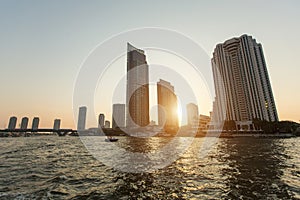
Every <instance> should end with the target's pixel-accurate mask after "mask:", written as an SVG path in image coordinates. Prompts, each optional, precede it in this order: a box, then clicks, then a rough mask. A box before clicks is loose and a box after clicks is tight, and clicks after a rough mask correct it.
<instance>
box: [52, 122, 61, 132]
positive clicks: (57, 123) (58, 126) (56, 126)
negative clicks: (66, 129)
mask: <svg viewBox="0 0 300 200" xmlns="http://www.w3.org/2000/svg"><path fill="white" fill-rule="evenodd" d="M53 129H54V130H59V129H60V119H55V120H54V125H53Z"/></svg>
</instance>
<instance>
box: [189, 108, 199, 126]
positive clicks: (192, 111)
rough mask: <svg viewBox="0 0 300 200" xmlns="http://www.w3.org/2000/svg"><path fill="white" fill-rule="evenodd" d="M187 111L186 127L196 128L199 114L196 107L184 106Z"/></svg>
mask: <svg viewBox="0 0 300 200" xmlns="http://www.w3.org/2000/svg"><path fill="white" fill-rule="evenodd" d="M186 111H187V125H188V126H189V127H191V128H198V125H199V112H198V106H197V105H196V104H194V103H189V104H187V105H186Z"/></svg>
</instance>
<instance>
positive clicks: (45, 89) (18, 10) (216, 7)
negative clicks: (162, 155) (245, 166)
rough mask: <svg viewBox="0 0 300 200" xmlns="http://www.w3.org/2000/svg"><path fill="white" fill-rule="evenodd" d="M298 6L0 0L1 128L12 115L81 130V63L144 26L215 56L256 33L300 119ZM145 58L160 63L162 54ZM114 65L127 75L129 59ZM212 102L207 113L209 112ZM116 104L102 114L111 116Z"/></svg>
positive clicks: (289, 108)
mask: <svg viewBox="0 0 300 200" xmlns="http://www.w3.org/2000/svg"><path fill="white" fill-rule="evenodd" d="M299 9H300V2H299V1H297V0H294V1H292V0H286V1H278V0H266V1H259V0H257V1H255V0H254V1H240V0H236V1H234V0H229V1H225V0H224V1H221V0H220V1H213V0H212V1H196V0H195V1H176V0H173V1H151V2H150V1H135V0H132V1H100V0H98V1H92V0H90V1H79V0H78V1H77V0H72V1H71V0H69V1H68V0H65V1H59V0H51V1H50V0H48V1H46V0H45V1H36V0H24V1H17V0H0V75H1V76H0V77H1V78H0V92H1V100H0V128H4V127H6V126H7V124H8V120H9V117H10V116H17V117H18V119H20V118H21V117H23V116H27V117H29V118H30V123H31V120H32V118H33V117H35V116H38V117H40V118H41V123H40V126H41V127H52V126H53V120H54V119H56V118H60V119H62V124H61V125H62V127H64V128H75V127H76V123H75V121H74V118H73V108H72V106H73V102H72V98H73V90H74V83H75V81H76V78H77V75H78V73H79V70H80V67H81V64H82V63H83V61H84V60H85V59H86V58H87V56H88V55H89V53H90V52H91V51H92V50H93V49H94V48H95V47H96V46H97V45H99V44H100V43H102V42H103V41H105V40H107V38H110V37H111V36H113V35H116V34H118V33H120V32H124V31H128V30H131V29H136V28H142V27H159V28H163V29H171V30H174V31H177V32H180V33H182V34H184V35H186V36H188V37H189V38H191V39H192V40H193V41H195V42H196V43H198V44H199V45H200V46H202V47H203V49H204V50H205V51H206V52H207V54H208V56H209V57H212V52H213V50H214V48H215V46H216V44H218V43H222V42H224V41H225V40H227V39H230V38H232V37H238V36H240V35H242V34H245V33H246V34H249V35H252V36H253V37H254V38H255V39H256V40H257V42H259V43H261V44H262V46H263V49H264V54H265V59H266V62H267V66H268V72H269V75H270V79H271V84H272V89H273V93H274V97H275V102H276V106H277V111H278V114H279V118H280V120H293V121H296V122H299V120H300V106H299V102H300V92H299V81H298V79H299V74H300V60H299V59H297V57H298V56H299V52H300V51H299V46H300V44H299V39H298V36H299V35H300V27H299V19H300V12H299ZM124 45H126V44H124ZM146 55H147V60H148V62H149V63H158V64H159V55H157V56H155V53H153V54H151V52H148V53H147V52H146ZM151 55H153V56H151ZM122 60H123V62H122ZM122 63H123V64H122ZM115 65H116V67H123V69H122V70H124V72H125V67H126V60H125V58H124V59H120V60H119V64H118V62H116V64H115ZM121 65H122V66H121ZM207 67H208V68H211V66H207ZM175 86H176V85H175ZM175 91H176V87H175ZM96 99H97V95H96ZM210 103H211V102H207V104H205V105H203V106H202V107H200V108H199V111H200V113H202V114H206V115H208V112H209V110H211V108H210V106H211V105H210ZM107 104H108V105H107ZM109 104H110V103H107V102H103V103H101V105H100V106H95V109H97V110H96V111H95V112H104V113H105V114H106V115H107V117H108V119H110V118H111V117H110V115H111V105H109ZM88 126H96V125H94V124H88Z"/></svg>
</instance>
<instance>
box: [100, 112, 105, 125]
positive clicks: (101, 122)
mask: <svg viewBox="0 0 300 200" xmlns="http://www.w3.org/2000/svg"><path fill="white" fill-rule="evenodd" d="M104 121H105V115H104V114H102V113H101V114H100V115H99V118H98V127H99V128H104Z"/></svg>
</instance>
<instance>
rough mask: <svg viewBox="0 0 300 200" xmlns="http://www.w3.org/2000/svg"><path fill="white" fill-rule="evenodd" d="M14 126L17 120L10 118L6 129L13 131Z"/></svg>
mask: <svg viewBox="0 0 300 200" xmlns="http://www.w3.org/2000/svg"><path fill="white" fill-rule="evenodd" d="M16 125H17V118H16V117H11V118H10V119H9V123H8V129H10V130H14V129H16Z"/></svg>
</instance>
